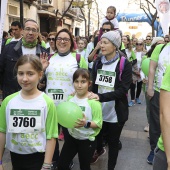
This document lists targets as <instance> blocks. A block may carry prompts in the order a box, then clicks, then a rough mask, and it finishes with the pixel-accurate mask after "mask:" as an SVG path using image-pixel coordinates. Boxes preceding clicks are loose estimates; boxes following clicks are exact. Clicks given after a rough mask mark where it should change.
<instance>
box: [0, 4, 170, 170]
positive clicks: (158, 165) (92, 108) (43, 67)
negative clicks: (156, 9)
mask: <svg viewBox="0 0 170 170" xmlns="http://www.w3.org/2000/svg"><path fill="white" fill-rule="evenodd" d="M115 15H116V8H115V7H113V6H110V7H108V8H107V11H106V16H105V17H104V18H103V20H102V22H101V26H100V29H99V30H96V31H95V32H94V34H93V35H91V36H90V37H81V36H74V35H73V34H72V33H71V32H70V31H69V30H68V29H65V28H64V29H61V30H60V31H58V32H50V33H47V32H41V33H40V32H39V25H38V23H37V22H36V21H35V20H32V19H28V20H26V21H25V23H24V26H23V28H22V26H21V24H20V23H19V22H18V21H14V22H13V23H12V24H11V29H10V31H9V33H7V32H5V31H4V32H3V41H2V52H1V54H0V90H1V93H2V99H3V101H2V104H1V107H0V170H3V165H2V157H3V152H4V148H5V147H6V148H7V149H8V150H9V151H10V155H11V161H12V166H13V170H47V169H51V170H55V169H57V170H70V169H72V167H73V166H74V161H73V158H74V157H75V155H76V154H78V158H79V163H80V169H81V170H90V169H91V168H90V165H91V164H94V163H96V162H97V161H99V157H100V156H101V155H103V154H105V153H106V147H107V146H108V163H107V169H108V170H113V169H115V166H116V162H117V158H118V153H119V150H120V149H121V147H122V146H121V141H120V136H121V132H122V129H123V127H124V125H125V122H126V121H127V120H128V115H129V109H128V107H133V106H134V105H135V104H142V102H141V100H140V95H141V92H142V91H143V92H144V94H145V101H146V116H147V122H146V127H144V131H146V132H149V136H148V137H149V140H150V148H151V151H150V153H149V155H148V157H147V155H146V157H147V162H148V163H149V164H153V169H154V170H167V169H168V170H170V165H169V164H170V163H169V160H170V149H169V148H170V140H169V128H170V118H169V115H168V113H169V110H170V108H169V107H170V105H169V102H168V101H169V100H168V99H170V93H169V92H170V80H169V79H170V57H169V51H170V49H169V48H170V46H169V41H170V39H169V36H168V35H166V36H165V37H152V36H151V35H149V34H148V35H147V36H146V38H145V39H142V38H138V37H135V35H133V36H132V37H130V35H124V34H123V33H122V31H121V28H119V23H118V21H117V19H116V17H115ZM9 34H10V36H9ZM147 58H150V66H149V68H148V70H149V73H148V75H145V74H144V73H143V71H142V68H141V66H142V62H143V61H144V60H145V59H147ZM128 95H129V96H128ZM128 99H129V101H128ZM64 101H70V102H73V103H76V104H77V105H78V106H80V107H81V109H82V112H83V118H82V119H78V120H77V121H76V125H75V127H74V128H66V127H64V126H61V125H60V124H58V118H57V110H56V108H57V106H58V105H59V104H60V103H61V102H64ZM132 109H133V108H132ZM60 140H64V145H63V147H62V149H61V150H59V145H60V142H59V141H60ZM30 162H31V164H30Z"/></svg>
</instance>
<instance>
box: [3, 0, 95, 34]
mask: <svg viewBox="0 0 170 170" xmlns="http://www.w3.org/2000/svg"><path fill="white" fill-rule="evenodd" d="M77 1H78V0H77ZM23 2H24V3H23V16H24V21H25V20H27V19H30V18H31V19H34V20H36V21H37V22H38V23H39V25H40V32H48V33H49V32H51V31H59V30H60V29H62V28H67V29H69V30H70V31H71V32H72V33H73V35H75V36H85V35H87V30H88V21H89V20H90V34H93V32H94V31H95V30H96V29H97V24H96V23H97V18H98V17H97V16H96V15H97V14H95V12H94V11H95V10H91V11H92V12H91V16H92V17H91V18H88V12H87V11H86V10H88V8H87V2H85V1H83V4H84V6H83V7H82V8H79V7H75V6H72V5H70V0H23ZM66 11H67V12H66ZM63 14H64V16H63ZM16 20H17V21H20V2H19V0H8V4H7V13H6V17H5V26H4V30H5V31H8V30H9V29H10V25H11V23H12V22H13V21H16Z"/></svg>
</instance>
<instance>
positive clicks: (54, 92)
mask: <svg viewBox="0 0 170 170" xmlns="http://www.w3.org/2000/svg"><path fill="white" fill-rule="evenodd" d="M48 95H49V97H50V98H51V99H53V101H54V103H55V102H58V101H60V102H61V101H64V91H63V90H62V89H48Z"/></svg>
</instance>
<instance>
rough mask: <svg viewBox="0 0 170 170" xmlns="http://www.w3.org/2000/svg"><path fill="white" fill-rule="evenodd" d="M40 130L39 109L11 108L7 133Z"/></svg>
mask: <svg viewBox="0 0 170 170" xmlns="http://www.w3.org/2000/svg"><path fill="white" fill-rule="evenodd" d="M39 131H41V111H40V110H28V109H11V110H10V117H9V128H8V132H9V133H33V132H39Z"/></svg>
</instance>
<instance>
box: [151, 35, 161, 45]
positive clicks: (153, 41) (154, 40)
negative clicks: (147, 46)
mask: <svg viewBox="0 0 170 170" xmlns="http://www.w3.org/2000/svg"><path fill="white" fill-rule="evenodd" d="M158 41H164V38H163V37H153V39H152V42H151V46H152V45H154V44H156V43H157V42H158Z"/></svg>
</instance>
